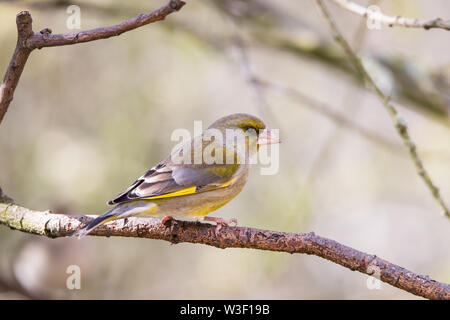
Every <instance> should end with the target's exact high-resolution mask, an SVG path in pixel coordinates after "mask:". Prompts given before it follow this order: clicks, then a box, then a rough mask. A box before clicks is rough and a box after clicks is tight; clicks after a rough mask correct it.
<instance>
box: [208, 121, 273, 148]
mask: <svg viewBox="0 0 450 320" xmlns="http://www.w3.org/2000/svg"><path fill="white" fill-rule="evenodd" d="M208 129H216V130H220V131H221V132H222V134H224V135H227V133H228V132H229V130H231V131H235V132H236V133H238V134H239V133H241V134H243V135H244V136H245V137H247V138H248V139H245V147H246V150H252V149H254V150H256V151H257V150H258V149H259V147H260V146H261V145H268V144H276V143H279V142H280V140H279V138H278V137H277V136H276V135H275V134H274V133H273V131H271V130H270V129H268V128H266V125H265V124H264V122H263V121H262V120H261V119H259V118H257V117H255V116H253V115H250V114H246V113H235V114H232V115H229V116H226V117H223V118H220V119H218V120H216V121H215V122H214V123H213V124H211V125H210V126H209V127H208ZM227 137H228V135H227ZM254 146H256V148H254ZM252 147H253V148H252Z"/></svg>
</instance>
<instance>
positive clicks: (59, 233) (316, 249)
mask: <svg viewBox="0 0 450 320" xmlns="http://www.w3.org/2000/svg"><path fill="white" fill-rule="evenodd" d="M90 219H91V218H90V217H87V216H69V215H64V214H54V213H50V212H39V211H34V210H30V209H27V208H23V207H20V206H17V205H14V204H0V224H4V225H6V226H8V227H10V228H12V229H16V230H20V231H23V232H27V233H32V234H36V235H41V236H46V237H49V238H58V237H64V236H67V235H68V234H70V233H72V232H73V231H75V230H77V229H78V228H79V226H80V225H81V224H82V223H83V224H84V223H86V222H88V221H89V220H90ZM90 235H93V236H107V237H109V236H121V237H134V238H148V239H159V240H165V241H170V242H171V243H174V244H176V243H180V242H190V243H198V244H205V245H209V246H213V247H217V248H222V249H224V248H248V249H259V250H269V251H279V252H287V253H304V254H310V255H315V256H318V257H321V258H323V259H326V260H329V261H332V262H334V263H337V264H339V265H341V266H343V267H345V268H348V269H350V270H352V271H359V272H361V273H364V274H368V275H372V274H374V272H376V273H378V271H379V275H380V280H381V281H384V282H386V283H388V284H390V285H392V286H394V287H397V288H399V289H402V290H405V291H408V292H410V293H412V294H415V295H418V296H422V297H424V298H428V299H449V300H450V285H448V284H445V283H440V282H437V281H435V280H432V279H430V278H429V277H428V276H423V275H418V274H415V273H413V272H411V271H409V270H406V269H404V268H402V267H399V266H397V265H395V264H393V263H390V262H389V261H386V260H384V259H381V258H379V257H377V256H376V255H370V254H367V253H364V252H361V251H358V250H355V249H353V248H350V247H347V246H345V245H342V244H340V243H338V242H336V241H334V240H331V239H327V238H324V237H320V236H318V235H315V234H314V233H313V232H311V233H287V232H277V231H270V230H262V229H256V228H248V227H223V228H222V229H221V230H220V232H219V233H218V234H216V233H215V226H214V225H211V224H206V223H200V222H189V221H175V222H173V223H172V224H171V225H170V226H165V225H163V224H161V222H160V220H158V219H152V218H147V219H146V218H129V219H126V220H123V219H122V220H116V221H113V222H110V223H107V224H105V225H102V226H100V227H98V228H97V229H94V231H92V232H91V234H90ZM375 270H376V271H375Z"/></svg>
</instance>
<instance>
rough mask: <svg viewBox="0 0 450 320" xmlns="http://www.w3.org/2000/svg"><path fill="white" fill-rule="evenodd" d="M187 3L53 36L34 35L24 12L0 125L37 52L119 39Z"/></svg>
mask: <svg viewBox="0 0 450 320" xmlns="http://www.w3.org/2000/svg"><path fill="white" fill-rule="evenodd" d="M184 4H185V2H184V1H181V0H170V1H169V2H167V3H166V4H165V5H163V6H162V7H161V8H159V9H157V10H154V11H151V12H148V13H145V14H140V15H138V16H136V17H134V18H132V19H130V20H127V21H124V22H122V23H119V24H116V25H113V26H108V27H101V28H96V29H91V30H86V31H80V32H71V33H63V34H52V33H51V30H50V29H48V28H46V29H44V30H42V31H41V32H33V29H32V19H31V15H30V13H29V12H28V11H22V12H20V13H19V14H17V18H16V23H17V30H18V39H17V45H16V49H15V51H14V54H13V57H12V59H11V62H10V64H9V66H8V69H7V70H6V74H5V76H4V78H3V82H2V84H1V87H0V123H1V122H2V120H3V117H4V116H5V114H6V111H7V110H8V107H9V104H10V103H11V101H12V99H13V95H14V90H15V89H16V87H17V84H18V82H19V79H20V76H21V74H22V71H23V68H24V67H25V63H26V62H27V59H28V56H29V55H30V53H31V51H33V50H34V49H41V48H44V47H55V46H65V45H70V44H77V43H82V42H88V41H95V40H100V39H106V38H110V37H113V36H118V35H120V34H122V33H124V32H127V31H130V30H133V29H136V28H139V27H141V26H144V25H146V24H149V23H152V22H156V21H160V20H163V19H164V18H165V17H166V16H167V15H169V14H171V13H172V12H175V11H178V10H180V9H181V8H182V7H183V5H184Z"/></svg>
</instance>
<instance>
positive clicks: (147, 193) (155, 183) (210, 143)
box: [73, 113, 266, 237]
mask: <svg viewBox="0 0 450 320" xmlns="http://www.w3.org/2000/svg"><path fill="white" fill-rule="evenodd" d="M265 127H266V126H265V124H264V123H263V122H262V121H261V120H260V119H258V118H257V117H255V116H252V115H249V114H244V113H238V114H232V115H229V116H226V117H223V118H220V119H219V120H217V121H215V122H214V123H213V124H212V125H211V126H209V127H208V129H207V130H206V131H205V132H203V134H202V135H201V136H198V137H195V138H194V139H192V140H191V141H190V142H189V143H188V144H189V146H190V148H186V145H185V146H183V147H182V148H180V149H179V150H177V151H175V152H176V153H177V154H178V156H179V157H182V156H185V155H187V154H186V152H190V153H191V157H190V159H191V160H192V162H193V159H194V157H195V155H196V154H195V153H196V152H200V153H199V154H200V156H201V155H202V153H201V152H202V150H205V148H209V150H210V151H211V152H210V153H211V154H212V155H213V156H214V157H215V159H216V160H217V159H223V161H216V162H214V163H210V161H209V162H208V159H204V158H203V159H202V158H200V159H201V160H202V161H201V163H192V162H190V163H185V162H182V163H180V162H179V161H178V162H177V161H174V159H175V155H174V154H173V153H172V154H171V155H169V156H168V157H167V158H166V159H164V160H163V161H161V162H160V163H158V164H157V165H156V166H154V167H153V168H151V169H150V170H148V171H147V172H146V173H145V174H144V175H142V176H141V177H140V178H138V179H137V180H136V181H135V182H134V183H133V184H132V185H131V186H130V187H129V188H128V189H126V190H125V191H124V192H123V193H121V194H119V195H118V196H117V197H116V198H114V199H113V200H111V201H109V202H108V204H110V205H115V207H114V208H113V209H111V210H109V211H107V212H105V213H104V214H102V215H100V216H98V217H97V218H96V219H94V220H92V221H91V222H89V223H88V224H87V225H85V226H84V227H83V228H81V229H80V230H78V231H76V232H75V233H74V234H73V235H74V236H78V237H82V236H84V235H86V234H88V233H89V232H90V231H92V230H93V229H94V228H95V227H97V226H99V225H101V224H104V223H106V222H108V221H111V220H115V219H121V218H126V217H130V216H136V215H148V216H154V217H167V216H170V217H174V218H204V217H205V216H206V215H207V214H208V213H210V212H211V211H214V210H216V209H218V208H220V207H222V206H223V205H225V204H226V203H228V202H229V201H230V200H232V199H233V198H234V197H235V196H237V195H238V194H239V192H241V190H242V188H243V187H244V185H245V183H246V182H247V178H248V170H249V165H248V158H249V157H250V156H252V153H254V152H255V151H256V149H257V148H255V146H252V145H251V144H252V143H253V144H255V143H256V144H257V141H258V140H257V139H258V136H259V135H260V132H261V130H263V129H265ZM229 130H235V131H236V132H241V133H243V134H245V135H246V137H247V138H246V139H245V140H244V141H241V142H238V143H236V145H233V144H228V142H229V141H228V140H226V138H225V139H224V140H220V139H211V138H210V136H211V135H214V134H217V132H220V133H221V134H222V135H223V137H227V133H228V132H229ZM252 141H253V142H252ZM239 143H240V144H241V145H239ZM242 143H245V147H246V148H247V149H244V150H250V151H247V152H245V153H242V151H241V150H242V149H240V148H241V147H244V146H242ZM200 148H201V149H200ZM227 157H228V158H227ZM188 158H189V157H188ZM229 159H233V161H232V162H231V163H230V161H229ZM226 160H228V161H226ZM217 162H218V163H217ZM208 218H209V220H214V219H218V220H217V222H218V223H219V220H220V218H210V217H208Z"/></svg>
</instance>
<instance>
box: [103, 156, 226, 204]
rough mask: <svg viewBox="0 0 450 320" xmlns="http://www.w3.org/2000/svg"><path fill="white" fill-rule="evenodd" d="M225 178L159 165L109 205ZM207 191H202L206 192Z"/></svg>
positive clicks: (200, 185)
mask: <svg viewBox="0 0 450 320" xmlns="http://www.w3.org/2000/svg"><path fill="white" fill-rule="evenodd" d="M221 180H223V177H221V176H220V175H218V174H215V173H213V172H205V171H204V170H201V169H199V168H186V167H180V166H174V165H172V166H171V165H169V164H161V163H160V164H159V165H157V166H155V167H154V168H152V169H150V170H149V171H147V173H146V174H144V175H143V176H141V177H140V178H139V179H137V180H136V181H135V182H134V183H133V184H132V185H131V186H130V187H128V189H127V190H125V191H124V192H123V193H121V194H119V195H118V196H117V197H115V198H114V199H113V200H111V201H109V202H108V204H109V205H117V204H120V203H123V202H128V201H133V200H137V199H142V198H149V197H154V196H159V195H163V194H167V193H171V192H175V191H178V190H181V189H184V188H188V187H192V186H197V187H202V186H206V185H209V184H215V183H220V182H222V181H221ZM205 190H206V189H202V191H205Z"/></svg>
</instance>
